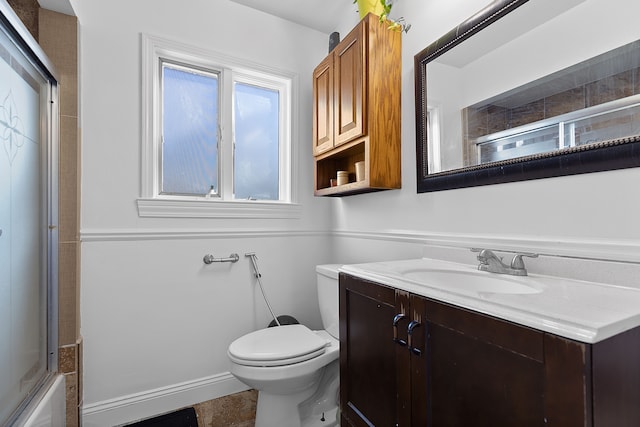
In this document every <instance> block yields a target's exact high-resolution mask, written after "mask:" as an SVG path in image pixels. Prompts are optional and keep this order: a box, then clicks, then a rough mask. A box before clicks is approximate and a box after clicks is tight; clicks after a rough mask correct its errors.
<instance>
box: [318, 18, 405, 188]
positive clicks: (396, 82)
mask: <svg viewBox="0 0 640 427" xmlns="http://www.w3.org/2000/svg"><path fill="white" fill-rule="evenodd" d="M387 27H388V24H384V23H380V22H379V18H378V17H377V16H375V15H371V14H370V15H367V16H366V17H365V18H364V19H363V20H362V21H360V23H359V24H358V25H357V26H356V27H355V28H354V29H353V30H352V31H351V32H350V33H349V34H348V35H347V36H346V37H345V38H344V39H343V40H342V41H341V42H340V43H339V44H338V45H337V46H336V47H335V49H334V50H333V51H332V52H331V53H330V54H329V55H328V56H327V57H326V58H325V59H324V60H322V62H320V64H319V65H318V66H317V67H316V69H315V70H314V72H313V155H314V187H315V189H314V194H315V195H316V196H342V195H348V194H357V193H362V192H368V191H378V190H385V189H393V188H400V185H401V170H400V163H401V158H400V156H401V153H400V116H401V98H400V96H401V94H400V92H401V79H402V75H401V67H402V66H401V63H402V57H401V54H402V52H401V50H402V48H401V33H400V32H398V31H392V30H389V29H388V28H387ZM360 161H362V162H364V165H365V169H364V175H363V176H362V179H361V180H360V181H356V174H355V163H356V162H360ZM338 171H347V172H348V173H349V182H348V183H347V184H344V185H340V186H332V185H331V182H330V181H331V180H332V179H334V180H335V179H336V177H337V172H338Z"/></svg>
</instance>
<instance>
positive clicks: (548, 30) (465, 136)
mask: <svg viewBox="0 0 640 427" xmlns="http://www.w3.org/2000/svg"><path fill="white" fill-rule="evenodd" d="M612 1H613V2H614V3H620V6H621V7H620V9H617V8H616V5H613V4H611V3H612ZM504 3H505V2H504V1H496V2H494V3H493V4H491V5H489V7H488V8H487V9H485V10H483V11H480V12H479V13H478V15H477V16H475V17H472V18H470V19H469V20H468V21H466V22H465V23H462V24H461V25H460V26H459V27H458V28H457V29H456V31H457V33H458V34H457V36H458V37H459V35H460V33H463V32H464V28H465V26H469V27H470V28H472V26H473V25H472V24H474V23H477V22H483V20H485V19H486V17H487V16H492V14H494V12H495V11H496V10H497V9H496V8H501V7H502V6H504ZM516 3H518V4H517V5H516V7H515V8H514V9H513V10H511V11H509V12H508V13H506V14H505V15H504V16H503V17H500V18H499V19H498V20H496V21H495V22H492V23H490V24H485V27H484V28H482V29H481V30H480V31H479V32H477V33H475V34H473V36H471V37H470V38H466V39H464V40H463V41H461V40H458V39H456V37H455V35H454V36H452V34H455V32H450V33H449V34H448V35H447V36H445V37H443V39H441V40H439V41H437V42H436V43H434V44H433V45H431V46H428V47H427V48H426V49H425V50H424V51H423V52H421V53H419V54H418V55H416V84H417V85H418V89H422V90H421V91H420V90H419V91H418V93H420V92H422V93H423V99H421V100H417V113H418V117H417V124H418V127H419V129H418V132H417V133H418V141H417V143H418V154H419V159H418V163H419V168H418V171H419V172H418V173H419V174H422V181H423V185H420V181H421V180H420V178H421V177H420V176H419V177H418V178H419V187H420V188H419V191H432V189H430V188H428V187H429V185H428V184H429V183H428V181H427V179H428V178H430V177H433V176H437V175H443V174H446V175H447V176H449V178H448V180H449V181H451V178H450V176H451V175H453V174H456V173H465V172H467V175H466V178H465V179H464V180H465V181H466V184H465V183H460V182H459V183H458V184H455V185H453V186H451V187H448V188H457V187H463V186H469V185H482V184H487V183H494V182H507V181H512V180H521V179H530V177H528V176H527V174H526V173H523V168H522V165H520V167H519V169H518V170H517V171H516V172H517V173H516V174H515V175H514V176H511V177H504V176H503V177H500V178H498V179H496V180H494V181H488V182H484V181H482V179H480V181H478V179H479V178H480V177H479V175H478V172H477V171H478V170H484V173H485V175H486V174H489V175H491V174H492V173H493V174H503V175H504V174H507V175H508V174H510V173H511V172H513V170H511V172H510V171H508V170H505V168H504V166H505V165H512V164H514V163H523V162H529V161H532V160H540V159H548V158H550V157H559V156H560V157H561V156H564V155H569V156H570V155H571V154H572V153H576V152H580V151H584V150H595V151H597V150H598V149H599V148H601V147H603V146H607V145H611V144H610V143H611V141H618V142H616V143H615V144H613V145H618V144H619V140H620V139H625V138H628V137H633V136H635V135H639V134H640V41H639V40H638V39H640V33H639V32H638V31H630V28H627V27H625V26H624V25H616V22H615V21H611V22H606V21H604V20H603V19H602V17H603V16H610V15H611V13H612V10H615V11H621V10H624V7H626V6H624V5H625V2H623V1H620V0H565V1H562V2H557V1H554V0H530V1H526V0H524V1H520V2H516ZM627 3H628V2H627ZM623 6H624V7H623ZM623 13H624V12H623ZM481 26H482V25H481ZM476 27H477V25H476ZM586 28H588V29H589V31H584V29H586ZM447 37H449V38H451V39H452V40H447ZM447 44H449V45H450V46H452V47H445V48H439V47H438V46H447ZM421 85H424V87H422V88H421V87H420V86H421ZM636 157H637V153H636ZM420 163H422V164H420ZM610 166H611V167H605V168H615V167H618V166H616V165H610ZM493 167H500V168H501V169H500V170H499V171H496V170H493V171H492V170H490V169H491V168H493ZM536 167H545V168H552V167H554V166H553V165H552V164H549V162H543V163H540V164H538V165H537V166H536ZM624 167H630V166H624ZM598 168H599V169H598V170H602V166H601V165H600V166H598ZM507 169H509V168H507ZM511 169H513V168H511ZM589 171H591V170H580V171H578V172H572V171H569V173H581V172H589ZM468 172H474V175H473V176H471V177H469V174H468ZM547 172H548V174H547V175H545V176H557V175H562V174H564V172H563V171H552V170H550V171H547ZM512 175H513V174H512ZM545 176H539V174H538V175H536V176H535V177H536V178H538V177H545ZM435 189H436V190H438V189H442V188H439V186H438V185H436V188H435Z"/></svg>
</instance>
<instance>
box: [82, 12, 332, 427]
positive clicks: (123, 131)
mask: <svg viewBox="0 0 640 427" xmlns="http://www.w3.org/2000/svg"><path fill="white" fill-rule="evenodd" d="M76 3H77V4H74V7H75V10H76V12H77V16H78V19H79V21H80V32H81V34H80V36H81V55H80V63H81V127H82V144H83V150H82V212H81V213H82V226H81V234H82V242H83V243H82V264H81V269H82V270H81V274H82V276H81V277H82V290H81V316H82V318H81V333H82V336H83V338H84V408H83V412H84V421H85V425H89V426H91V425H96V426H98V425H99V426H105V425H113V424H117V423H123V422H127V421H131V420H135V419H139V418H143V417H148V416H151V415H155V414H158V413H160V412H166V411H169V410H171V409H174V408H177V407H180V406H183V405H188V404H193V403H197V402H199V401H204V400H209V399H213V398H215V397H218V396H220V395H224V394H228V393H232V392H234V391H239V390H241V389H244V388H245V386H244V385H242V384H241V383H239V382H238V381H237V380H235V379H234V378H232V377H231V375H230V374H229V373H228V370H229V365H228V359H227V356H226V349H227V347H228V345H229V343H230V342H231V341H232V340H233V339H235V338H237V337H239V336H241V335H243V334H245V333H247V332H249V331H252V330H255V329H258V328H262V327H265V326H266V325H267V323H268V322H269V321H270V320H271V319H270V316H269V313H268V311H267V310H266V307H265V304H264V301H263V299H262V296H261V294H260V292H259V287H258V286H257V284H256V282H255V279H254V278H253V276H252V273H251V270H250V263H249V260H248V259H247V258H245V257H244V254H245V253H247V252H255V253H256V254H257V255H258V257H259V265H260V268H261V270H262V275H263V283H264V286H265V289H266V291H267V294H268V296H269V299H270V302H271V304H272V306H273V308H274V310H275V311H276V312H277V313H279V314H291V315H293V316H294V317H296V318H297V319H298V320H299V321H301V322H302V323H305V324H307V325H308V326H310V327H312V328H319V327H320V326H321V323H320V314H319V310H318V307H317V297H316V289H315V268H314V267H315V265H316V264H318V263H326V262H328V261H330V251H329V237H328V233H327V232H328V230H330V228H331V217H330V203H329V202H328V201H327V200H326V199H316V198H314V197H313V174H312V173H311V171H312V170H313V163H312V154H311V145H312V144H311V102H310V99H311V85H310V84H309V83H310V81H311V72H312V70H313V68H314V66H315V65H314V64H316V63H318V62H319V61H320V60H321V59H322V58H323V57H324V56H325V55H326V53H327V46H328V36H327V35H326V34H321V33H318V32H316V31H312V30H309V29H306V28H303V27H300V26H297V25H294V24H292V23H288V22H286V21H282V20H279V19H276V18H273V17H270V16H268V15H264V14H262V13H259V12H256V11H254V10H251V9H248V8H245V7H243V6H240V5H237V4H235V3H232V2H229V1H228V0H215V1H209V0H192V1H188V2H179V1H175V0H173V1H171V0H162V1H158V0H139V1H135V2H131V1H127V0H114V1H108V2H82V1H81V2H76ZM141 33H147V34H151V35H154V36H158V37H162V38H165V39H169V40H174V41H177V42H181V43H184V44H188V45H192V46H195V47H198V48H204V49H208V50H213V51H217V52H219V53H222V54H225V55H230V56H233V57H236V58H240V59H246V60H249V61H251V62H254V63H259V64H262V65H265V66H269V67H274V68H278V69H283V70H287V71H291V72H294V73H297V75H298V78H299V83H300V84H299V100H298V103H299V107H300V109H299V112H298V114H299V118H300V123H299V126H298V130H299V133H298V135H296V136H295V137H294V144H296V153H297V156H298V157H297V158H295V159H294V161H295V163H296V164H297V167H298V170H299V179H298V182H297V188H298V189H299V192H298V202H299V203H300V204H301V205H302V213H301V217H300V218H299V219H216V218H213V219H175V218H170V219H162V218H140V217H139V216H138V212H137V209H136V199H137V198H138V197H140V173H141V172H140V150H141V141H140V135H141V104H140V102H141V101H140V99H141V87H140V85H141V75H140V69H141V51H140V46H141V43H140V34H141ZM233 252H235V253H238V254H239V255H240V261H239V262H237V263H236V264H214V265H210V266H205V265H204V264H203V262H202V258H203V256H204V255H205V254H209V253H211V254H213V255H215V256H217V257H222V256H228V255H229V254H231V253H233Z"/></svg>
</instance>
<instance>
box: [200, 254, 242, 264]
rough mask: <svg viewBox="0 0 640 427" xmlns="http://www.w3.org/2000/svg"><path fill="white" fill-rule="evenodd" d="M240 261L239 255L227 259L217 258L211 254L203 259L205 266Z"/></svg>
mask: <svg viewBox="0 0 640 427" xmlns="http://www.w3.org/2000/svg"><path fill="white" fill-rule="evenodd" d="M239 259H240V256H238V254H231V255H229V256H228V257H227V258H216V257H214V256H213V255H211V254H209V255H205V256H204V258H202V261H204V263H205V264H212V263H214V262H238V260H239Z"/></svg>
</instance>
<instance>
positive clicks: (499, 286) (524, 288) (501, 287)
mask: <svg viewBox="0 0 640 427" xmlns="http://www.w3.org/2000/svg"><path fill="white" fill-rule="evenodd" d="M401 275H402V276H403V277H404V278H405V279H407V280H410V281H412V282H415V283H421V284H423V285H426V286H431V287H437V288H441V289H446V290H450V291H454V292H455V291H462V292H465V293H467V292H473V293H480V294H483V293H494V294H536V293H539V292H542V288H541V287H540V286H536V285H535V284H534V283H533V282H534V281H533V280H532V279H529V278H527V277H516V276H506V275H503V274H494V273H487V272H485V271H478V270H468V271H467V270H440V269H433V268H416V269H407V270H404V271H402V272H401ZM527 282H531V283H527Z"/></svg>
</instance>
